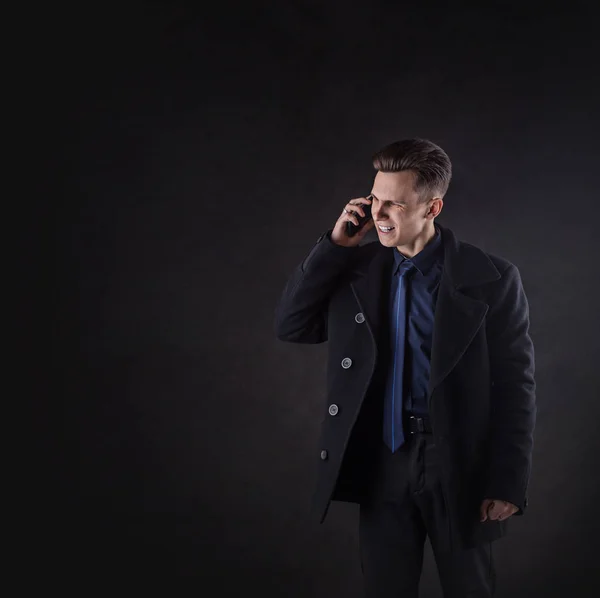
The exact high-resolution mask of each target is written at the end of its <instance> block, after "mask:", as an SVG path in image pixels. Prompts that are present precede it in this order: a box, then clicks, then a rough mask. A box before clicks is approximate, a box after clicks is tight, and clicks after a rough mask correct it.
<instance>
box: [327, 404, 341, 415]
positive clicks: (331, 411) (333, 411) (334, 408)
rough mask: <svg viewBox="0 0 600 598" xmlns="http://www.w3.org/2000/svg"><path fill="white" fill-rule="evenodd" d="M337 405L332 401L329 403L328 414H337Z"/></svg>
mask: <svg viewBox="0 0 600 598" xmlns="http://www.w3.org/2000/svg"><path fill="white" fill-rule="evenodd" d="M338 411H339V409H338V406H337V405H336V404H335V403H333V404H332V405H329V415H337V414H338Z"/></svg>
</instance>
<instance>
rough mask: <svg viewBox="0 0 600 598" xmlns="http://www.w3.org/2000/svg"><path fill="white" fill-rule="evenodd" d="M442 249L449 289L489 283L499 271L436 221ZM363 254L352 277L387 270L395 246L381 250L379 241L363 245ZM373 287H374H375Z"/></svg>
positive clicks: (471, 246)
mask: <svg viewBox="0 0 600 598" xmlns="http://www.w3.org/2000/svg"><path fill="white" fill-rule="evenodd" d="M435 226H436V227H437V228H438V229H439V231H440V233H441V236H442V245H443V248H444V277H445V278H446V280H447V283H448V284H449V285H450V287H452V288H453V289H456V290H458V289H464V288H467V287H472V286H478V285H482V284H486V283H488V282H493V281H495V280H498V279H499V278H500V272H499V271H498V269H497V268H496V266H494V264H493V262H492V261H491V260H490V258H489V257H488V256H487V255H486V254H485V253H484V252H483V251H482V250H481V249H479V248H478V247H475V246H474V245H470V244H469V243H464V242H462V241H459V240H458V239H457V238H456V235H455V234H454V232H453V231H452V230H451V229H449V228H447V227H445V226H442V225H441V224H439V223H438V222H436V224H435ZM363 249H364V253H363V254H362V255H361V256H360V257H358V258H357V261H356V263H355V265H354V268H353V270H352V273H353V275H355V276H358V277H360V276H367V277H371V276H373V275H375V276H378V271H379V270H381V269H382V268H383V269H384V270H387V271H388V272H389V271H390V270H389V268H391V267H392V262H393V260H394V252H395V251H396V248H395V247H384V246H383V245H382V244H381V243H380V242H379V241H375V242H373V243H369V244H367V245H364V246H363ZM375 288H377V287H375Z"/></svg>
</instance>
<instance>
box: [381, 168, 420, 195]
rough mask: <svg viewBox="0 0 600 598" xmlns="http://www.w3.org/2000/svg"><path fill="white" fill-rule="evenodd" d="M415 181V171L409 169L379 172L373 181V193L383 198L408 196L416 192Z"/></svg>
mask: <svg viewBox="0 0 600 598" xmlns="http://www.w3.org/2000/svg"><path fill="white" fill-rule="evenodd" d="M414 182H415V181H414V173H413V172H411V171H408V170H403V171H401V172H378V173H377V175H376V176H375V180H374V181H373V187H372V193H373V195H375V197H376V198H377V199H381V200H393V199H396V198H399V197H403V198H406V197H407V196H411V195H413V194H415V191H414Z"/></svg>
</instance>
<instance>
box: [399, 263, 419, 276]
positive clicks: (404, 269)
mask: <svg viewBox="0 0 600 598" xmlns="http://www.w3.org/2000/svg"><path fill="white" fill-rule="evenodd" d="M414 267H415V265H414V264H413V263H412V262H411V261H410V260H404V261H403V262H402V263H401V264H400V265H399V266H398V274H399V275H400V276H404V275H405V274H406V273H408V272H410V271H411V270H412V269H413V268H414Z"/></svg>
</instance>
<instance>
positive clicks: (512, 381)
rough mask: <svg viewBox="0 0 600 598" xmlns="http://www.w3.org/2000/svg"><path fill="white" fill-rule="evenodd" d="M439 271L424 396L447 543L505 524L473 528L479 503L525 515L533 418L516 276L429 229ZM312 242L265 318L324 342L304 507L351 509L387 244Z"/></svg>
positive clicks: (364, 436)
mask: <svg viewBox="0 0 600 598" xmlns="http://www.w3.org/2000/svg"><path fill="white" fill-rule="evenodd" d="M436 224H437V225H438V226H439V228H440V231H441V234H442V243H443V246H444V270H443V274H442V278H441V281H440V287H439V292H438V298H437V303H436V306H435V320H434V330H433V339H432V354H431V370H430V379H429V389H428V399H427V400H428V405H429V414H430V417H431V421H432V427H433V435H434V442H435V444H436V445H437V446H438V447H439V449H440V451H441V454H442V458H443V463H444V466H443V480H442V483H443V492H444V499H445V502H446V507H447V509H448V513H449V514H450V518H449V519H450V521H449V525H450V534H451V544H452V545H451V547H452V548H456V547H461V548H467V547H469V546H472V545H474V544H476V543H478V542H482V541H487V540H495V539H497V538H499V537H502V536H504V535H505V533H506V531H507V525H508V520H507V521H493V522H492V521H489V520H488V521H486V522H484V523H480V522H479V506H480V504H481V501H482V500H483V499H484V498H492V499H501V500H507V501H509V502H511V503H513V504H515V505H517V506H518V507H519V511H518V512H517V513H516V515H522V514H523V512H524V510H525V509H526V507H527V502H528V501H527V487H528V482H529V477H530V470H531V455H532V449H533V432H534V426H535V419H536V405H535V381H534V349H533V344H532V341H531V338H530V336H529V331H528V329H529V308H528V302H527V298H526V296H525V292H524V290H523V286H522V282H521V277H520V274H519V270H518V269H517V267H516V266H515V265H513V264H512V263H510V262H509V261H507V260H505V259H503V258H500V257H497V256H494V255H491V254H488V253H485V252H484V251H482V250H481V249H479V248H477V247H475V246H473V245H470V244H468V243H465V242H461V241H459V240H457V239H456V237H455V235H454V233H453V232H452V231H451V230H450V229H448V228H446V227H444V226H442V225H440V224H439V223H437V221H436ZM330 234H331V231H328V232H327V233H325V234H323V235H321V237H320V238H319V239H318V241H317V243H316V245H315V246H314V247H313V249H312V250H311V251H310V253H309V254H308V255H307V256H306V257H305V259H304V260H303V261H302V263H300V264H299V265H298V266H297V267H296V268H295V270H294V271H293V272H292V274H291V277H290V278H289V280H288V282H287V284H286V286H285V289H284V291H283V294H282V296H281V299H280V301H279V303H278V305H277V309H276V313H275V332H276V335H277V338H279V339H280V340H282V341H287V342H293V343H322V342H325V341H329V344H328V366H327V403H326V404H325V405H323V418H324V419H323V423H322V431H321V439H320V442H319V446H318V447H316V452H315V460H316V463H317V467H318V475H317V484H316V488H315V492H314V500H313V509H314V512H315V515H316V517H317V518H318V521H320V522H321V523H322V522H323V521H324V520H325V517H326V514H327V511H328V508H329V505H330V501H331V500H342V501H350V502H356V503H360V502H361V500H362V499H363V497H364V496H365V490H366V488H368V483H369V475H370V471H371V469H370V459H371V458H372V450H373V447H374V446H375V445H376V443H378V442H379V441H380V436H381V434H382V425H381V409H382V396H383V395H382V392H383V387H384V386H383V385H384V382H385V370H386V367H387V364H385V363H383V360H382V359H381V358H380V357H379V352H378V347H380V346H383V345H382V344H381V343H382V342H383V340H382V339H384V338H385V333H386V332H387V326H388V321H387V313H388V312H387V309H388V306H387V301H388V300H387V296H388V289H389V279H390V276H391V267H392V260H393V251H395V248H387V247H385V246H383V245H382V244H381V243H379V241H376V242H372V243H367V244H365V245H361V246H358V247H354V248H348V247H341V246H337V245H335V244H333V243H332V242H331V241H330V240H329V235H330Z"/></svg>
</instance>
